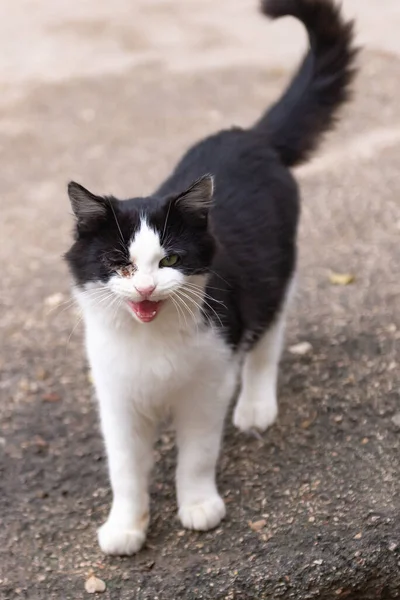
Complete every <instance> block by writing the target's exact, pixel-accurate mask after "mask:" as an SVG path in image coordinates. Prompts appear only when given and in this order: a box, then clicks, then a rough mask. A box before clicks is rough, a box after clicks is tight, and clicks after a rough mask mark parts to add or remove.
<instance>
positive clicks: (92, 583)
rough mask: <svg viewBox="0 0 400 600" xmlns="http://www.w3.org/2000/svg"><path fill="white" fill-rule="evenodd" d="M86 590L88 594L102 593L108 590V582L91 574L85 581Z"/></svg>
mask: <svg viewBox="0 0 400 600" xmlns="http://www.w3.org/2000/svg"><path fill="white" fill-rule="evenodd" d="M85 590H86V591H87V593H88V594H96V593H99V594H101V593H103V592H105V591H106V584H105V583H104V581H103V580H102V579H99V578H98V577H96V576H95V575H91V576H90V577H89V579H87V580H86V582H85Z"/></svg>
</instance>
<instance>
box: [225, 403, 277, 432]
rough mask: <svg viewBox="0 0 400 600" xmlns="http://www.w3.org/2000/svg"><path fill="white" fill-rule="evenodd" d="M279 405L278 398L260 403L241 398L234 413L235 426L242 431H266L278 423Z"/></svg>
mask: <svg viewBox="0 0 400 600" xmlns="http://www.w3.org/2000/svg"><path fill="white" fill-rule="evenodd" d="M277 416H278V404H277V401H276V398H273V399H272V400H271V399H269V400H268V399H267V398H266V399H265V400H263V401H259V402H249V401H246V400H244V399H243V400H242V399H241V398H239V401H238V403H237V405H236V408H235V411H234V413H233V424H234V425H235V427H237V428H238V429H240V431H249V430H250V429H258V430H259V431H265V430H266V429H267V428H268V427H270V426H271V425H272V424H273V423H275V421H276V417H277Z"/></svg>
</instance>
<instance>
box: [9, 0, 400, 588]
mask: <svg viewBox="0 0 400 600" xmlns="http://www.w3.org/2000/svg"><path fill="white" fill-rule="evenodd" d="M188 4H189V3H184V2H178V1H177V0H170V1H168V2H164V1H161V0H152V1H151V2H150V1H148V0H146V2H145V1H144V0H140V1H139V0H138V1H137V2H135V3H131V2H129V1H128V0H115V1H114V2H112V3H108V2H106V0H96V2H95V1H94V0H88V1H87V2H84V3H83V2H82V3H70V2H66V1H65V2H64V1H61V0H60V2H57V7H56V5H55V4H54V3H50V0H43V1H42V2H41V3H40V4H33V3H29V2H21V3H18V4H17V3H15V4H13V5H12V6H11V4H10V3H8V2H7V3H6V2H5V0H3V1H2V2H0V8H1V9H2V11H3V12H4V18H3V19H1V20H0V30H1V32H2V43H3V45H4V49H5V51H4V52H3V53H2V56H1V59H0V81H1V84H2V96H1V98H0V150H1V173H2V176H1V181H0V189H1V209H2V210H1V220H0V259H1V264H2V266H3V269H2V277H1V283H0V285H1V296H0V298H1V312H0V327H1V340H2V343H1V349H0V368H1V382H0V393H1V402H0V523H1V527H0V598H1V599H3V598H4V599H14V598H29V599H32V600H41V599H46V600H53V599H54V600H60V599H61V598H62V599H63V600H77V599H79V598H85V597H87V594H86V592H85V591H84V586H85V581H86V580H87V578H88V577H89V576H90V575H92V574H93V573H94V574H95V575H96V576H97V577H99V578H100V579H102V580H103V581H104V582H105V583H106V586H107V589H106V591H105V592H104V594H103V595H102V596H101V597H102V598H105V599H110V600H119V599H121V600H131V599H137V600H147V599H148V600H150V599H151V600H156V599H157V598H158V599H160V600H170V599H171V600H172V599H178V598H182V599H187V600H194V599H201V598H203V599H210V598H213V599H214V598H215V599H218V600H223V599H226V600H228V599H243V600H244V599H246V600H251V599H254V600H256V599H257V600H261V599H271V600H272V599H273V600H278V599H279V598H284V599H285V600H290V599H296V600H303V599H304V600H306V599H307V600H311V599H316V598H318V599H319V600H331V599H332V598H347V599H351V600H353V599H360V600H369V599H371V600H372V599H376V598H380V599H382V600H390V599H392V598H398V597H400V568H399V567H400V563H399V561H400V493H399V492H400V487H399V437H400V427H399V421H398V415H399V410H400V396H399V372H400V367H399V365H400V358H399V346H400V315H399V301H398V298H399V294H400V279H399V276H398V265H399V262H400V244H399V239H400V201H399V198H400V177H399V152H400V104H399V102H398V97H399V92H400V83H399V78H398V73H399V72H400V68H399V67H400V64H399V61H400V58H399V57H400V42H399V41H398V40H399V37H398V35H397V33H398V30H399V26H400V9H399V4H398V0H385V3H382V2H378V0H369V1H368V6H367V5H366V3H365V1H364V2H362V1H361V0H345V2H344V4H345V10H346V11H348V13H349V14H356V15H358V17H359V30H360V39H361V40H362V41H363V42H365V43H366V49H365V51H364V53H363V56H362V58H361V74H360V77H359V79H358V82H357V89H356V94H355V101H354V103H353V105H352V106H349V107H348V109H346V111H345V112H344V115H343V120H342V122H341V125H340V127H339V128H338V130H337V131H336V132H335V133H334V134H333V135H332V136H330V137H329V138H328V140H327V143H326V144H325V145H324V147H323V149H322V150H321V152H320V154H319V156H318V157H317V158H316V159H315V160H314V161H313V162H312V163H311V164H309V165H306V166H305V167H303V168H302V169H299V170H298V176H299V178H300V181H301V185H302V190H303V198H304V203H303V219H302V226H301V231H300V240H299V242H300V276H299V283H298V290H297V296H296V299H295V303H294V306H293V310H292V315H291V318H290V322H289V325H288V334H287V338H288V339H287V346H288V347H289V346H293V345H295V344H298V343H300V342H305V341H306V342H309V343H310V344H311V346H312V352H310V353H307V354H305V355H294V354H291V353H290V352H285V354H284V357H283V361H282V369H281V378H280V406H281V410H280V417H279V420H278V422H277V424H276V425H274V427H273V428H272V429H271V430H270V431H269V432H267V433H266V434H265V435H264V436H262V437H261V438H260V439H258V438H254V437H247V436H244V435H242V434H240V433H239V432H237V431H235V430H234V429H233V427H232V426H231V425H230V423H228V424H227V428H226V435H225V443H224V448H223V452H222V457H221V461H220V475H219V481H220V488H221V491H222V493H223V495H224V497H225V499H226V502H227V507H228V516H227V519H226V521H224V522H223V524H222V525H221V526H220V527H219V528H218V529H217V530H215V531H212V532H208V533H205V534H198V533H190V532H186V531H182V529H181V527H180V525H179V523H178V521H177V519H176V516H175V513H176V507H175V497H174V489H173V476H174V461H175V454H174V449H173V435H172V433H171V432H170V431H169V429H168V427H166V428H164V429H163V431H162V434H161V437H160V440H159V442H158V444H157V447H156V459H157V460H156V469H155V473H154V479H153V483H152V523H151V528H150V532H149V538H148V543H147V545H146V547H145V549H144V550H143V551H142V552H140V553H139V554H138V555H137V556H136V557H133V558H124V559H119V558H106V557H104V556H102V555H101V553H100V552H99V549H98V547H97V542H96V538H95V530H96V527H97V526H98V525H99V524H100V523H101V522H102V520H103V519H104V518H105V516H106V513H107V508H108V506H109V502H110V492H109V487H108V481H107V475H106V465H105V456H104V449H103V445H102V442H101V438H100V434H99V430H98V425H97V415H96V408H95V404H94V403H93V401H92V392H91V388H90V381H89V376H88V370H87V365H86V362H85V359H84V356H83V351H82V347H81V340H82V329H81V324H80V323H79V315H78V313H77V312H76V310H75V308H74V306H73V305H72V303H70V302H69V301H68V298H69V296H68V276H67V272H66V269H65V266H64V265H63V263H62V260H61V255H62V253H63V252H64V251H65V250H66V249H67V247H68V243H69V235H70V229H71V220H70V218H69V208H68V203H67V200H66V194H65V183H66V182H67V181H68V180H69V179H72V178H76V179H78V181H81V182H82V183H83V184H85V185H87V186H88V187H89V188H90V187H92V188H93V190H94V191H97V192H101V193H103V192H113V193H115V194H116V195H118V194H119V195H121V196H124V195H133V194H140V193H142V192H143V193H145V192H146V191H150V190H151V189H152V188H153V187H154V186H155V185H156V184H157V183H158V182H159V181H160V180H161V179H162V178H163V177H164V176H165V175H166V174H167V173H168V170H169V169H170V168H171V167H172V166H173V164H174V162H175V160H176V159H177V158H178V157H179V155H180V153H181V152H182V151H183V149H184V148H186V147H187V146H188V145H189V144H190V143H191V142H192V141H193V140H195V139H197V138H198V137H200V136H203V135H205V134H206V133H208V132H211V131H214V130H216V129H218V128H221V127H223V126H229V125H231V124H232V123H236V124H242V125H246V124H249V123H251V122H252V120H254V119H255V118H256V117H257V116H258V115H259V113H260V111H261V110H262V109H263V108H264V107H265V106H266V105H267V104H268V103H269V102H270V101H271V100H273V99H274V98H275V97H276V96H277V94H278V93H279V91H280V90H281V89H282V87H283V85H284V82H285V81H286V80H287V78H288V76H289V71H288V69H289V67H290V66H293V65H294V62H295V57H296V56H297V54H298V52H299V51H300V50H301V48H302V47H303V46H302V43H303V42H302V39H303V38H302V37H301V36H302V34H301V32H300V29H299V28H298V26H297V25H296V24H295V23H290V22H288V23H283V24H276V25H275V24H274V25H273V26H270V28H268V24H267V23H266V22H264V21H263V20H262V19H261V18H260V17H258V16H257V13H256V12H255V9H254V4H255V3H254V2H253V1H250V0H238V1H237V2H236V3H232V2H228V0H220V1H219V2H218V3H215V2H212V1H211V0H208V1H202V2H200V1H199V0H191V2H190V10H189V8H188ZM131 14H132V18H131V17H130V15H131ZM330 272H337V273H352V274H354V275H355V281H354V282H353V283H352V284H351V285H348V286H333V285H332V284H331V283H330V281H329V273H330ZM262 521H265V525H263V526H262V527H256V528H255V529H256V531H254V525H253V527H252V526H251V525H252V524H254V523H257V522H262Z"/></svg>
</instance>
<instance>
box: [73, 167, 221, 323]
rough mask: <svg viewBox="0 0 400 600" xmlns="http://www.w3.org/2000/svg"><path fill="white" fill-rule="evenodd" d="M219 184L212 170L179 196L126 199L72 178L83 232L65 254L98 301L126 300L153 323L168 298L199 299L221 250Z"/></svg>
mask: <svg viewBox="0 0 400 600" xmlns="http://www.w3.org/2000/svg"><path fill="white" fill-rule="evenodd" d="M212 190H213V183H212V178H211V177H210V176H205V177H203V178H202V179H200V180H199V181H197V182H195V183H194V184H193V185H192V186H191V187H190V188H189V189H188V190H186V191H185V192H183V193H182V194H179V195H177V196H174V197H170V198H136V199H132V200H125V201H120V200H117V199H115V198H102V197H99V196H94V195H93V194H91V193H90V192H89V191H88V190H86V189H85V188H83V187H81V186H80V185H78V184H76V183H71V184H70V185H69V187H68V193H69V197H70V200H71V205H72V208H73V211H74V213H75V216H76V218H77V223H76V239H75V242H74V244H73V246H72V247H71V249H70V250H69V251H68V252H67V254H66V260H67V262H68V265H69V267H70V270H71V273H72V275H73V277H74V279H75V283H76V284H77V286H78V288H79V289H80V290H82V291H83V292H84V293H87V294H88V296H90V295H91V297H92V298H95V299H96V300H97V301H98V302H93V303H92V304H93V306H94V307H95V306H96V304H98V305H99V304H100V303H103V305H104V304H105V305H106V306H109V307H110V310H113V309H116V307H123V308H124V309H126V310H128V311H129V312H130V314H131V315H132V316H133V317H134V318H135V319H136V320H137V321H139V322H141V323H148V322H150V321H153V320H154V319H155V318H156V317H157V315H158V314H159V312H160V311H161V310H162V309H163V306H164V305H165V303H166V302H176V303H178V304H179V300H180V301H181V302H182V301H183V303H184V299H185V294H186V295H187V294H189V295H190V296H191V297H194V298H195V297H196V296H197V297H198V298H199V299H200V298H201V288H200V287H199V286H198V281H197V280H199V276H202V275H203V276H204V274H206V273H207V272H208V270H209V267H210V264H211V261H212V258H213V254H214V240H213V237H212V235H211V234H210V231H209V227H208V211H209V207H210V203H211V198H212ZM190 290H191V291H190Z"/></svg>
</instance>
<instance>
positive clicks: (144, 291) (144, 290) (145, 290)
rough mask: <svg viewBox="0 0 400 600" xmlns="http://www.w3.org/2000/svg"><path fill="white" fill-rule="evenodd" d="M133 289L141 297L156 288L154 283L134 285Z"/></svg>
mask: <svg viewBox="0 0 400 600" xmlns="http://www.w3.org/2000/svg"><path fill="white" fill-rule="evenodd" d="M135 289H136V291H137V292H138V293H139V294H140V295H141V296H142V297H143V298H148V297H149V296H151V294H152V293H153V292H154V290H155V289H156V286H155V285H145V286H138V285H135Z"/></svg>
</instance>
